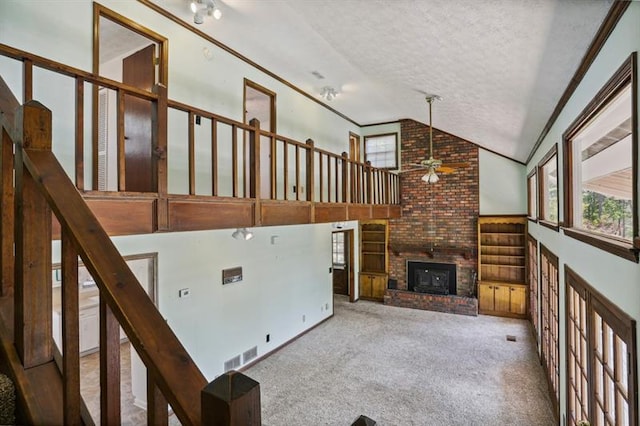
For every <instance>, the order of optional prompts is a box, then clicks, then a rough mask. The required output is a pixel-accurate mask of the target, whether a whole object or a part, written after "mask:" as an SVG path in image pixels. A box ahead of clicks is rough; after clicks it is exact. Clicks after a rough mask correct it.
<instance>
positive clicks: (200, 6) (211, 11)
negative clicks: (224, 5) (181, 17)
mask: <svg viewBox="0 0 640 426" xmlns="http://www.w3.org/2000/svg"><path fill="white" fill-rule="evenodd" d="M189 7H190V8H191V12H193V22H194V23H195V24H202V23H203V22H204V16H205V15H207V16H213V17H214V18H215V19H220V18H222V11H221V10H220V9H219V8H218V7H217V6H216V4H215V3H214V1H213V0H191V2H190V5H189Z"/></svg>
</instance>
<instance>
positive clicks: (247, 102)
mask: <svg viewBox="0 0 640 426" xmlns="http://www.w3.org/2000/svg"><path fill="white" fill-rule="evenodd" d="M254 118H256V119H258V120H259V121H260V130H264V131H267V132H271V133H275V132H276V94H275V92H272V91H271V90H269V89H267V88H265V87H262V86H261V85H259V84H257V83H254V82H252V81H250V80H247V79H246V78H245V80H244V122H245V124H249V122H250V121H251V120H253V119H254ZM246 148H247V141H245V149H246ZM270 164H271V138H270V137H268V136H263V137H262V138H260V198H267V199H275V198H276V194H272V193H271V192H272V189H271V188H272V185H271V166H270ZM247 169H248V167H247ZM249 177H250V175H249V174H248V173H245V182H247V181H249ZM246 196H247V194H246V185H245V197H246Z"/></svg>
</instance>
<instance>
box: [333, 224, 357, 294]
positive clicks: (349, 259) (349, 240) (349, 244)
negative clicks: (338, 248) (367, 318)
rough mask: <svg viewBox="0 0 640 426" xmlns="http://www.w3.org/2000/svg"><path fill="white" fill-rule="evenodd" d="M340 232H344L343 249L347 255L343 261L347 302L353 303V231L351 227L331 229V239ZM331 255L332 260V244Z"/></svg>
mask: <svg viewBox="0 0 640 426" xmlns="http://www.w3.org/2000/svg"><path fill="white" fill-rule="evenodd" d="M338 232H341V233H343V234H344V244H345V250H346V251H347V255H346V256H345V261H346V263H347V277H348V278H347V292H348V293H349V302H351V303H353V302H355V301H356V300H358V299H356V297H355V273H354V272H355V268H354V266H355V265H354V261H355V260H354V259H355V256H354V254H353V251H354V235H355V234H354V232H353V229H339V230H337V231H332V232H331V235H332V241H333V234H337V233H338ZM331 256H332V260H333V245H332V246H331ZM331 271H333V262H332V263H331ZM331 293H333V272H332V283H331Z"/></svg>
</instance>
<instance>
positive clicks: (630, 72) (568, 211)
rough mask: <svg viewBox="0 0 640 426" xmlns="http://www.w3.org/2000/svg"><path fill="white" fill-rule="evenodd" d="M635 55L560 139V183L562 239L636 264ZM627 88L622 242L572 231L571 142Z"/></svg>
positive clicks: (639, 245)
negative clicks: (627, 181)
mask: <svg viewBox="0 0 640 426" xmlns="http://www.w3.org/2000/svg"><path fill="white" fill-rule="evenodd" d="M636 73H637V52H633V53H632V54H631V55H630V56H629V57H628V58H627V59H626V60H625V62H624V63H623V64H622V65H621V66H620V67H619V68H618V70H617V71H616V72H615V73H614V75H613V76H612V77H611V78H610V79H609V81H607V83H606V84H605V85H604V86H603V87H602V88H601V89H600V90H599V91H598V93H597V94H596V95H595V96H594V98H593V99H592V100H591V102H589V103H588V104H587V106H586V107H585V108H584V109H583V110H582V111H581V112H580V114H579V115H578V117H576V119H575V120H574V121H573V123H571V125H570V126H569V127H568V128H567V130H565V132H564V133H563V135H562V141H563V169H562V173H563V182H564V209H563V215H564V224H563V231H564V233H565V235H567V236H569V237H571V238H575V239H577V240H579V241H582V242H584V243H586V244H589V245H591V246H594V247H597V248H599V249H601V250H604V251H606V252H609V253H611V254H613V255H616V256H620V257H622V258H624V259H627V260H631V261H633V262H636V263H637V262H638V254H639V252H640V236H639V232H640V230H639V226H640V225H639V223H638V216H639V215H638V81H637V78H636ZM629 83H630V84H631V128H632V132H631V145H632V154H631V155H632V162H631V170H632V183H631V185H632V194H633V195H632V202H631V204H632V208H631V210H632V212H633V237H632V241H631V242H629V241H627V240H622V239H620V238H616V237H615V236H607V235H603V234H599V233H594V232H590V231H587V230H584V229H578V228H574V227H573V215H574V210H573V192H574V186H573V185H574V177H573V149H572V148H573V147H572V143H571V139H572V138H573V137H574V136H575V135H576V134H577V133H578V132H579V131H580V130H582V128H583V127H584V126H585V125H586V124H587V123H588V122H589V121H590V120H591V119H592V118H593V117H594V116H595V115H596V114H598V113H599V112H600V111H601V109H602V108H603V107H604V106H605V105H606V104H607V103H608V101H609V100H610V99H611V98H612V97H613V96H615V95H616V94H617V93H619V91H620V90H622V88H623V87H625V86H626V85H627V84H629Z"/></svg>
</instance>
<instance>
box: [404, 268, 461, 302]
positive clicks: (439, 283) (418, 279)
mask: <svg viewBox="0 0 640 426" xmlns="http://www.w3.org/2000/svg"><path fill="white" fill-rule="evenodd" d="M456 287H457V285H456V265H455V264H452V263H433V262H413V261H408V262H407V290H409V291H414V292H416V293H429V294H451V295H455V294H456Z"/></svg>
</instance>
